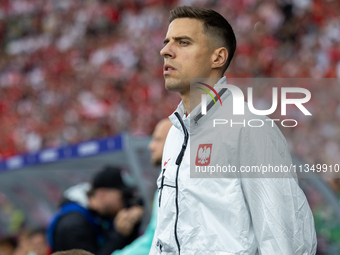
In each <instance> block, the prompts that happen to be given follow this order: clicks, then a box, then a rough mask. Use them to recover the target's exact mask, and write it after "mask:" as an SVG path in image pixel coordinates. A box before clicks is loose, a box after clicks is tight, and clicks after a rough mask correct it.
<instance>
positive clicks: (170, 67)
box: [163, 64, 176, 75]
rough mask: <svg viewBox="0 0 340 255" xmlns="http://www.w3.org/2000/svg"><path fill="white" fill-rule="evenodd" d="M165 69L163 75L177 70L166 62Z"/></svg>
mask: <svg viewBox="0 0 340 255" xmlns="http://www.w3.org/2000/svg"><path fill="white" fill-rule="evenodd" d="M163 70H164V72H163V75H166V74H170V73H172V72H174V71H176V68H174V67H173V66H171V65H168V64H166V65H164V68H163Z"/></svg>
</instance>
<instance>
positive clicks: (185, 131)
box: [174, 112, 189, 255]
mask: <svg viewBox="0 0 340 255" xmlns="http://www.w3.org/2000/svg"><path fill="white" fill-rule="evenodd" d="M175 115H176V117H177V119H178V121H179V123H180V124H181V126H182V129H183V132H184V141H183V144H182V149H181V152H180V153H179V155H178V157H177V159H176V165H178V167H177V171H176V200H175V203H176V219H175V230H174V232H175V240H176V244H177V248H178V254H179V255H180V254H181V247H180V245H179V241H178V236H177V223H178V211H179V209H178V173H179V168H180V166H181V163H182V160H183V156H184V152H185V149H186V148H187V145H188V140H189V133H188V130H187V129H186V127H185V126H184V123H183V120H182V118H181V116H179V114H178V112H175Z"/></svg>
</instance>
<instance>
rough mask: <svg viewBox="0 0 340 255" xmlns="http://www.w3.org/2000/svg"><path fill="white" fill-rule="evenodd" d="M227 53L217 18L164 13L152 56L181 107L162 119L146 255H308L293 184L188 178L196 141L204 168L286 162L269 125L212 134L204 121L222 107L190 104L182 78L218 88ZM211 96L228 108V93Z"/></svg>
mask: <svg viewBox="0 0 340 255" xmlns="http://www.w3.org/2000/svg"><path fill="white" fill-rule="evenodd" d="M235 48H236V39H235V36H234V33H233V30H232V28H231V26H230V25H229V23H228V22H227V21H226V20H225V19H224V18H223V17H222V16H221V15H220V14H218V13H217V12H215V11H212V10H205V9H200V8H195V7H187V6H181V7H176V8H175V9H174V10H172V11H171V12H170V25H169V28H168V32H167V34H166V38H165V40H164V48H163V49H162V50H161V52H160V53H161V55H162V56H163V57H164V73H163V74H164V79H165V87H166V88H167V89H168V90H170V91H175V92H179V93H180V95H181V98H182V102H181V103H180V104H179V106H178V108H177V110H176V111H175V112H174V113H173V114H172V115H171V116H170V117H169V118H170V120H171V122H172V123H173V127H172V128H171V129H170V131H169V134H168V136H167V139H166V143H165V146H164V152H163V162H162V165H164V168H163V170H162V172H161V174H160V176H159V178H158V180H157V185H158V188H159V190H160V192H159V214H158V223H157V228H156V232H155V236H154V240H153V243H152V247H151V250H150V254H151V255H154V254H185V255H191V254H195V255H207V254H216V255H217V254H221V255H222V254H226V255H227V254H228V255H236V254H239V255H240V254H242V255H254V254H262V255H264V254H265V255H273V254H275V255H293V254H294V255H300V254H301V255H302V254H315V250H316V238H315V230H314V222H313V218H312V214H311V211H310V208H309V206H308V203H307V200H306V198H305V196H304V194H303V192H302V191H301V189H300V188H299V186H298V184H297V181H296V180H295V179H294V178H273V179H272V178H271V179H269V178H215V179H207V178H190V163H191V162H192V161H190V149H191V150H193V151H194V152H197V154H198V153H199V145H198V144H196V143H195V142H194V143H191V141H192V140H193V137H195V139H197V137H198V136H199V137H200V139H201V141H203V143H205V144H206V146H208V147H209V146H210V147H211V148H212V152H211V150H210V149H209V151H210V152H211V153H210V152H209V153H210V154H209V161H210V163H212V165H216V164H218V165H226V164H231V165H235V166H237V167H238V169H239V168H240V166H241V165H242V164H244V163H250V164H252V165H258V164H260V163H261V162H263V163H266V164H283V165H287V164H291V158H290V155H289V151H288V148H287V143H286V141H285V139H284V137H283V136H282V134H281V133H280V131H279V130H278V128H277V127H276V126H274V127H273V128H271V127H270V126H268V125H267V124H266V125H265V126H264V128H258V129H251V128H248V127H247V128H243V127H242V126H240V125H238V127H235V128H234V127H233V128H228V129H227V128H224V129H223V128H219V129H212V125H211V122H210V121H211V116H212V115H214V116H217V117H218V116H219V115H221V114H222V113H223V108H222V107H218V106H219V105H217V104H216V105H215V104H214V103H212V104H210V103H209V104H208V107H207V114H206V115H202V114H201V111H200V110H201V107H200V105H199V103H200V102H199V100H197V98H194V99H195V100H196V101H197V102H194V103H193V102H191V101H192V98H190V96H191V95H190V93H191V92H190V79H192V78H209V79H212V78H215V79H216V78H217V79H220V80H219V81H218V83H225V81H226V79H225V77H223V74H224V72H225V70H226V69H227V67H228V65H229V63H230V61H231V59H232V57H233V55H234V52H235ZM221 77H222V78H221ZM210 86H214V84H210ZM218 94H219V96H220V98H221V101H222V103H223V105H227V106H228V105H229V106H230V107H232V103H231V102H232V94H231V92H230V91H229V90H225V89H220V90H218ZM199 99H200V98H199ZM216 100H218V99H217V97H216ZM207 103H208V102H207ZM227 111H228V112H229V111H230V108H227ZM247 116H248V117H249V116H251V115H250V113H249V111H247ZM190 124H191V125H193V126H190ZM208 124H209V125H208ZM193 127H195V128H193ZM212 133H213V134H212ZM205 149H206V148H205ZM198 155H199V154H198ZM201 158H203V157H202V155H201ZM191 164H193V162H192V163H191ZM196 164H198V163H196Z"/></svg>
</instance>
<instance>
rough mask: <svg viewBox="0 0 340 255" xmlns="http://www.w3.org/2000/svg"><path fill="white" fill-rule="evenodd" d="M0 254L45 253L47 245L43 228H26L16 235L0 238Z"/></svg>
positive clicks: (41, 254) (26, 254)
mask: <svg viewBox="0 0 340 255" xmlns="http://www.w3.org/2000/svg"><path fill="white" fill-rule="evenodd" d="M0 254H1V255H28V254H29V255H47V254H49V247H48V243H47V240H46V237H45V230H44V229H26V230H23V231H22V232H21V233H20V234H19V235H18V236H17V237H6V238H3V239H1V240H0Z"/></svg>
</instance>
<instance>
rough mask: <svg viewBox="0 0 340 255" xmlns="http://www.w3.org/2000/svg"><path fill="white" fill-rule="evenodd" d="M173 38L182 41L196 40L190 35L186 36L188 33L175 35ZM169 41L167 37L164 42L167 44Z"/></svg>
mask: <svg viewBox="0 0 340 255" xmlns="http://www.w3.org/2000/svg"><path fill="white" fill-rule="evenodd" d="M172 39H174V40H175V41H180V40H189V41H191V42H194V40H193V39H192V38H191V37H189V36H186V35H183V36H175V37H172ZM168 42H169V39H168V38H165V39H164V41H163V43H164V44H166V43H168Z"/></svg>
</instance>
